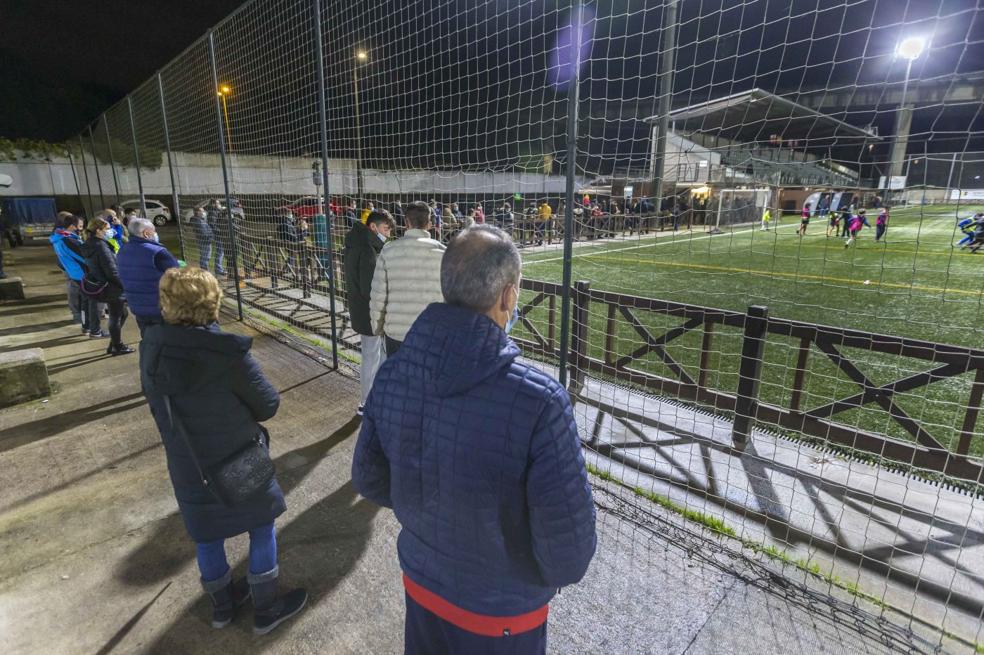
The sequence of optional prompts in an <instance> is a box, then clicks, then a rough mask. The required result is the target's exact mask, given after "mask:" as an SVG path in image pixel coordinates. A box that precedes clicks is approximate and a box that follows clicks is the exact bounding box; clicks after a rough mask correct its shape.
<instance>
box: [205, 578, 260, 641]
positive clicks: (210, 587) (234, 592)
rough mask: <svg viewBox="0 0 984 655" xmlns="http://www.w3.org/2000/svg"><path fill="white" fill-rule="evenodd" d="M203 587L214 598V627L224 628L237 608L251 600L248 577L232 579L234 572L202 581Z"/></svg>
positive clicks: (230, 621)
mask: <svg viewBox="0 0 984 655" xmlns="http://www.w3.org/2000/svg"><path fill="white" fill-rule="evenodd" d="M202 588H203V589H205V593H207V594H208V597H209V598H210V599H211V600H212V627H213V628H224V627H226V626H227V625H229V624H230V623H232V619H233V618H234V617H235V615H236V608H237V607H239V606H240V605H242V604H243V603H245V602H246V601H247V600H249V595H250V588H249V583H248V582H246V578H239V579H238V580H236V581H235V582H234V581H233V580H232V572H231V571H230V572H228V573H226V574H225V575H224V576H222V578H220V579H218V580H213V581H212V582H202Z"/></svg>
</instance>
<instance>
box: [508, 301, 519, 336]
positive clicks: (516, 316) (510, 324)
mask: <svg viewBox="0 0 984 655" xmlns="http://www.w3.org/2000/svg"><path fill="white" fill-rule="evenodd" d="M518 321H519V306H518V305H517V306H516V308H515V309H513V313H512V316H510V317H509V320H508V321H506V327H505V330H506V334H509V332H510V331H512V329H513V326H515V325H516V323H517V322H518Z"/></svg>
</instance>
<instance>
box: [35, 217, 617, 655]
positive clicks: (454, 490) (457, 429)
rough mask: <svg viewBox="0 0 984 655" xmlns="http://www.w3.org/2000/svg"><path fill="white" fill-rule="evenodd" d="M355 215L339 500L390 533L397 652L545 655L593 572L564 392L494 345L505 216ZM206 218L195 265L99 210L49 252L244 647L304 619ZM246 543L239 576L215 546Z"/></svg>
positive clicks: (506, 295)
mask: <svg viewBox="0 0 984 655" xmlns="http://www.w3.org/2000/svg"><path fill="white" fill-rule="evenodd" d="M354 209H355V208H354V206H353V207H350V208H348V209H346V212H347V213H349V212H351V213H352V215H353V217H352V220H350V221H349V222H348V232H347V234H346V236H345V240H344V252H343V263H344V272H345V276H344V279H345V286H346V291H347V297H348V300H347V304H348V307H347V309H348V311H349V313H350V316H351V323H352V327H353V328H354V329H355V330H356V331H357V332H358V333H359V334H360V335H361V351H362V361H361V390H360V401H359V406H358V410H357V412H358V414H359V415H360V416H361V417H362V423H361V429H360V432H359V436H358V441H357V444H356V447H355V454H354V457H353V462H352V481H353V483H354V485H355V488H356V489H357V490H358V491H359V492H360V493H361V494H362V495H363V496H364V497H366V498H367V499H369V500H371V501H372V502H375V503H377V504H379V505H381V506H383V507H387V508H391V509H392V510H393V512H394V514H395V517H396V520H397V521H398V522H399V524H400V527H401V532H400V537H399V539H398V541H397V546H396V550H397V554H398V558H399V562H400V566H401V568H402V571H403V576H402V584H403V587H404V590H405V602H406V621H405V633H404V640H405V650H406V652H407V653H517V654H520V653H545V652H546V643H547V615H548V605H549V602H550V600H551V598H552V597H553V596H554V595H555V594H556V593H557V591H558V590H559V589H560V588H562V587H565V586H568V585H572V584H575V583H577V582H579V581H580V580H581V578H582V577H583V576H584V575H585V573H586V571H587V568H588V565H589V563H590V561H591V559H592V557H593V555H594V551H595V546H596V534H595V515H594V512H595V510H594V505H593V502H592V498H591V491H590V486H589V484H588V480H587V473H586V468H585V463H584V458H583V455H582V452H581V443H580V439H579V436H578V430H577V426H576V424H575V422H574V416H573V411H572V408H571V402H570V399H569V397H568V394H567V391H566V390H565V389H564V388H563V387H562V386H561V385H560V384H559V383H558V382H557V381H556V380H554V379H553V378H552V377H550V376H549V375H547V374H546V373H544V372H542V371H540V370H539V369H536V368H534V367H531V366H530V365H528V364H526V363H524V362H522V361H521V360H520V359H519V354H520V351H519V348H518V347H517V346H516V344H515V343H514V342H513V341H512V340H511V339H510V338H509V332H510V330H511V328H512V327H513V325H515V323H516V322H517V320H518V318H519V294H520V276H521V260H520V255H519V251H518V249H517V246H516V244H515V243H514V241H513V238H512V237H511V235H510V228H512V229H514V228H515V223H516V219H515V218H514V217H513V214H512V212H511V209H510V207H509V205H508V204H504V205H502V206H501V207H500V208H499V210H497V211H496V212H495V213H494V214H493V215H492V216H491V217H487V216H486V215H485V213H484V211H483V210H482V207H481V206H480V205H476V206H473V207H471V208H469V210H468V212H467V214H464V215H462V214H461V211H460V208H458V207H457V205H455V204H453V203H452V204H451V205H446V206H443V207H441V208H440V210H438V208H437V205H436V203H433V202H431V203H427V202H423V201H416V202H411V203H409V204H408V205H407V206H406V207H404V206H403V205H402V203H397V204H396V206H395V207H394V211H395V213H396V216H394V213H391V212H390V211H387V210H385V209H381V208H377V207H375V206H374V205H369V206H367V207H366V208H365V209H367V210H368V211H365V210H364V211H363V212H362V213H361V215H359V217H358V218H355V217H354ZM592 211H594V210H592ZM616 211H617V208H616ZM553 216H554V213H553V210H552V208H551V207H550V205H549V204H548V203H546V202H543V203H541V204H540V205H539V206H538V207H536V211H535V214H531V217H532V221H533V224H534V225H539V226H540V227H539V228H534V229H539V230H540V235H541V238H542V234H543V231H544V230H545V229H547V228H546V226H547V225H548V224H549V223H550V222H552V221H553V220H554V218H553ZM223 220H228V215H225V216H224V215H223V212H222V211H221V208H220V207H219V206H218V204H217V203H216V205H203V206H201V207H198V208H196V209H195V210H194V212H193V217H192V221H193V227H194V229H195V232H196V238H197V239H198V241H199V245H200V246H205V247H201V248H200V260H199V262H198V266H187V265H186V264H185V263H184V262H181V261H179V260H178V259H176V258H175V257H174V256H173V255H172V254H171V253H170V252H169V251H168V250H167V248H166V247H164V246H163V245H162V244H161V243H160V239H159V237H158V234H157V229H156V227H155V226H154V224H153V223H152V222H150V221H148V220H146V219H145V218H142V217H139V216H136V215H132V216H122V217H121V216H119V213H118V212H117V211H116V210H114V209H106V210H103V211H101V212H98V213H97V214H96V215H95V216H93V217H92V218H91V219H90V220H89V221H88V222H85V221H83V220H82V219H81V218H79V217H77V216H75V215H73V214H71V213H68V212H62V214H60V215H59V220H58V225H57V226H56V228H55V230H54V231H53V232H52V234H51V237H50V243H51V246H52V248H53V250H54V253H55V256H56V260H57V262H58V265H59V266H60V268H61V269H62V271H63V272H64V274H65V277H66V289H67V296H68V305H69V309H70V311H71V314H72V318H73V319H74V320H75V321H76V322H77V324H78V325H79V326H80V328H81V330H82V333H83V334H85V335H87V336H88V337H89V338H91V339H103V338H106V339H108V340H109V344H108V346H107V350H106V352H107V354H109V355H112V356H118V355H126V354H130V353H133V352H134V349H133V348H131V347H130V346H129V345H127V344H126V343H124V342H123V339H122V333H123V328H124V326H125V324H126V322H127V320H128V317H129V315H130V314H131V313H132V314H133V316H134V320H135V322H136V324H137V327H138V329H139V333H140V337H141V340H140V346H139V358H138V359H139V369H140V382H141V389H142V391H143V393H144V395H145V396H146V398H147V401H148V404H149V407H150V411H151V414H152V416H153V419H154V421H155V423H156V425H157V428H158V430H159V432H160V435H161V440H162V442H163V444H164V449H165V453H166V457H167V469H168V473H169V475H170V479H171V483H172V487H173V491H174V496H175V500H176V502H177V505H178V508H179V510H180V513H181V517H182V519H183V522H184V526H185V529H186V531H187V533H188V535H189V537H190V538H191V539H192V541H194V543H195V552H196V559H197V563H198V570H199V576H200V581H201V586H202V589H203V591H204V592H205V594H206V595H207V596H208V597H209V598H210V600H211V605H212V618H211V624H212V626H213V627H214V628H223V627H225V626H227V625H229V624H230V623H231V622H232V621H233V620H234V619H235V615H236V614H237V611H238V609H239V608H240V607H241V606H243V605H245V604H246V603H248V602H251V603H252V606H253V631H254V633H256V634H259V635H262V634H267V633H269V632H270V631H272V630H274V629H276V628H277V627H278V626H279V625H280V624H282V623H283V622H284V621H286V620H288V619H289V618H290V617H292V616H294V615H296V614H297V613H298V612H300V611H301V610H302V609H303V607H304V605H305V603H306V600H307V593H306V591H305V590H304V589H290V590H283V589H280V587H279V586H278V578H279V565H278V556H277V537H276V529H275V523H276V520H277V519H278V517H280V516H281V515H282V514H283V513H284V512H285V511H286V509H287V500H286V498H285V494H284V492H283V490H282V489H281V487H280V486H279V483H278V481H277V477H276V471H275V469H274V467H273V463H272V460H271V459H270V456H269V443H270V433H269V432H268V430H267V429H266V427H264V425H263V423H264V422H265V421H268V420H269V419H271V418H273V417H274V416H275V415H276V413H277V411H278V409H279V404H280V398H279V394H278V392H277V391H276V389H275V388H274V387H273V386H272V385H271V384H270V383H269V381H268V380H267V379H266V378H265V376H264V374H263V372H262V370H261V368H260V366H259V364H258V363H257V362H256V361H255V360H254V359H253V357H252V356H251V354H250V349H251V345H252V342H251V339H250V338H249V337H246V336H242V335H239V334H234V333H231V332H225V331H223V330H222V329H221V328H220V326H219V324H218V319H219V309H220V306H221V303H222V296H223V292H222V289H221V286H220V285H219V282H218V280H217V279H216V277H215V275H213V274H212V273H211V272H210V271H209V269H210V268H211V269H213V270H215V273H216V274H217V275H222V274H223V273H224V272H225V270H224V266H223V264H224V252H223V250H222V246H221V242H222V239H221V232H220V231H221V230H222V229H224V228H225V229H228V227H229V225H228V224H226V225H225V226H223ZM452 226H453V227H452ZM500 226H501V227H500ZM398 228H400V229H399V232H400V233H402V236H399V237H397V234H398ZM308 229H309V227H308V225H307V222H306V220H304V219H303V218H300V219H297V218H294V217H293V216H287V215H285V216H284V218H283V220H282V221H281V222H280V223H279V224H278V226H277V234H278V237H279V238H281V239H283V240H287V239H291V240H296V239H298V238H306V237H307V234H306V231H307V230H308ZM103 319H106V321H107V324H106V331H104V330H103V326H102V321H103ZM243 533H248V534H249V540H250V546H249V557H248V567H247V573H246V576H245V577H244V578H236V577H234V576H233V574H232V570H231V567H230V566H229V563H228V561H227V558H226V552H225V540H227V539H229V538H231V537H234V536H236V535H239V534H243Z"/></svg>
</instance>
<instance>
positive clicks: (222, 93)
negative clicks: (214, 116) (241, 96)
mask: <svg viewBox="0 0 984 655" xmlns="http://www.w3.org/2000/svg"><path fill="white" fill-rule="evenodd" d="M217 93H218V94H219V97H220V98H222V116H223V118H224V119H225V128H226V146H228V148H229V152H232V129H231V128H230V127H229V105H227V104H226V98H227V97H229V96H231V95H232V87H231V86H229V85H228V84H221V85H219V90H218V92H217Z"/></svg>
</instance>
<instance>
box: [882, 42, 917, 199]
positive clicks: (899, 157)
mask: <svg viewBox="0 0 984 655" xmlns="http://www.w3.org/2000/svg"><path fill="white" fill-rule="evenodd" d="M925 49H926V39H924V38H922V37H920V36H910V37H907V38H905V39H903V40H902V41H900V42H899V45H898V47H897V48H896V49H895V55H896V56H897V57H901V58H902V59H905V60H906V64H905V81H904V82H903V83H902V99H901V101H900V102H899V109H898V111H897V112H896V113H895V129H893V130H892V161H891V163H890V165H889V167H888V180H887V187H888V188H887V189H886V193H885V195H886V197H887V196H888V195H889V192H890V191H891V190H892V178H893V177H897V176H899V175H900V174H901V173H902V162H903V160H904V159H905V150H906V146H907V145H908V142H909V128H910V125H911V123H912V112H911V110H910V109H908V108H907V107H906V105H905V100H906V96H907V95H908V93H909V75H910V74H911V73H912V62H914V61H915V60H916V59H919V57H920V55H922V53H923V51H924V50H925ZM903 132H904V134H902V133H903Z"/></svg>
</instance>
